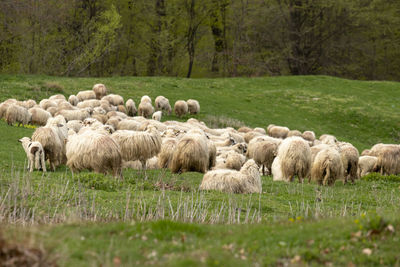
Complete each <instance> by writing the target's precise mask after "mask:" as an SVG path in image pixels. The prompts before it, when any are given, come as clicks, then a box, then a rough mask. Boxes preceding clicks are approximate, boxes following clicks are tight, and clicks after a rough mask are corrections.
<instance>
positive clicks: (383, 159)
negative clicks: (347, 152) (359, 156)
mask: <svg viewBox="0 0 400 267" xmlns="http://www.w3.org/2000/svg"><path fill="white" fill-rule="evenodd" d="M370 156H375V157H377V158H378V161H377V163H376V170H377V171H379V173H380V174H382V175H391V174H399V173H400V161H399V159H400V145H392V144H376V145H374V146H373V147H372V148H371V153H370Z"/></svg>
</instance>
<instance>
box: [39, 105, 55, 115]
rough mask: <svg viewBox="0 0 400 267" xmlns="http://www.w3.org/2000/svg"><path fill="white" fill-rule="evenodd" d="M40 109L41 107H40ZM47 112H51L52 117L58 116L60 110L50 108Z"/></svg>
mask: <svg viewBox="0 0 400 267" xmlns="http://www.w3.org/2000/svg"><path fill="white" fill-rule="evenodd" d="M39 108H40V106H39ZM46 111H47V112H49V113H50V114H51V116H54V115H56V113H57V111H58V109H57V108H56V107H49V108H48V109H46Z"/></svg>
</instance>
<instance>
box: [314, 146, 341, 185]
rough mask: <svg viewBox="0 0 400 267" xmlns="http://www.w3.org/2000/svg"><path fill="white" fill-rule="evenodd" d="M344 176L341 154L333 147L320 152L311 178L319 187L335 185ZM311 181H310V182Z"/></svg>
mask: <svg viewBox="0 0 400 267" xmlns="http://www.w3.org/2000/svg"><path fill="white" fill-rule="evenodd" d="M343 175H344V169H343V164H342V160H341V156H340V153H339V152H338V151H337V150H336V149H334V148H333V147H327V148H325V149H323V150H321V151H320V152H318V154H317V156H316V157H315V160H314V162H313V164H312V168H311V178H310V179H312V180H314V181H317V183H318V184H319V185H333V184H334V183H335V181H336V180H338V179H340V178H342V177H343ZM310 179H309V180H310Z"/></svg>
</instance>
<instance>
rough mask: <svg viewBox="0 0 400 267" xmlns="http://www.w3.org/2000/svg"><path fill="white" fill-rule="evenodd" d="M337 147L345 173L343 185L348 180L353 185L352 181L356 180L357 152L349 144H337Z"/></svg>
mask: <svg viewBox="0 0 400 267" xmlns="http://www.w3.org/2000/svg"><path fill="white" fill-rule="evenodd" d="M338 147H339V152H340V156H341V158H342V163H343V168H344V171H345V178H344V183H347V182H348V180H349V179H350V180H351V182H352V183H354V180H355V179H357V178H358V177H357V170H358V158H359V153H358V150H357V148H355V147H354V146H353V145H352V144H350V143H339V145H338Z"/></svg>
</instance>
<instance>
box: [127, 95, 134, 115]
mask: <svg viewBox="0 0 400 267" xmlns="http://www.w3.org/2000/svg"><path fill="white" fill-rule="evenodd" d="M125 105H126V111H127V114H128V116H135V115H136V113H137V109H136V105H135V101H133V100H132V99H130V98H129V99H128V100H127V101H126V104H125Z"/></svg>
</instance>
